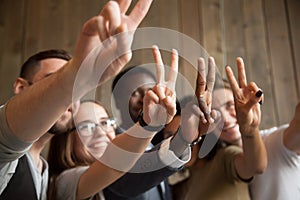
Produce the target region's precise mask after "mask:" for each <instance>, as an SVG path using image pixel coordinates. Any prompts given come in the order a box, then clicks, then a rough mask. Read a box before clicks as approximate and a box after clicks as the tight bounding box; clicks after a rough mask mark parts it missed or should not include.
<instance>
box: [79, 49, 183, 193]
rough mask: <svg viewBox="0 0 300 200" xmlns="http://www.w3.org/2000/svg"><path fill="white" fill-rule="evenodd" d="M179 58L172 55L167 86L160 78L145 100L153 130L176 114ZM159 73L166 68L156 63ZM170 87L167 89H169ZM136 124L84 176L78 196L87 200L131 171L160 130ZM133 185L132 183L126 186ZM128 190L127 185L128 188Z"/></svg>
mask: <svg viewBox="0 0 300 200" xmlns="http://www.w3.org/2000/svg"><path fill="white" fill-rule="evenodd" d="M153 54H154V56H160V53H159V50H158V48H157V47H153ZM177 60H178V55H177V52H176V51H175V50H174V51H173V52H172V61H171V65H170V66H171V69H170V72H169V77H168V80H167V82H166V83H167V84H164V83H162V82H161V81H160V80H163V79H160V78H158V79H157V80H158V82H157V84H156V85H155V86H154V87H153V89H152V90H151V91H148V92H147V93H146V94H145V97H144V100H143V101H144V103H143V118H144V121H145V122H146V123H147V124H149V126H151V127H161V125H163V124H165V123H168V122H169V121H170V120H171V119H172V118H173V117H174V115H175V113H176V104H175V92H174V88H171V87H170V88H169V87H168V86H169V85H175V81H176V77H177V71H178V66H177V64H176V63H177ZM156 69H157V74H162V73H163V71H164V66H163V65H160V64H157V66H156ZM167 87H168V88H167ZM140 125H141V124H139V123H137V124H135V125H134V126H133V127H131V128H130V129H129V130H127V131H126V132H125V133H123V134H120V135H118V136H117V137H116V138H115V139H113V140H112V142H111V143H109V144H108V146H107V148H106V150H105V152H104V154H103V156H102V157H101V158H100V159H99V161H96V162H94V163H93V164H92V165H91V166H90V167H89V169H88V170H87V171H86V172H85V173H83V174H82V176H81V177H80V179H79V182H78V187H77V197H78V198H87V197H89V196H91V195H93V194H95V193H96V192H98V191H99V190H102V189H103V188H105V187H106V186H107V185H109V184H110V183H112V182H114V181H115V180H116V179H118V178H119V177H121V176H122V175H123V174H124V173H125V172H127V171H129V170H130V169H131V168H132V167H133V165H134V164H135V162H136V161H137V159H138V158H139V157H140V156H141V154H142V153H143V152H144V151H145V149H146V147H147V146H148V144H149V142H150V141H151V139H152V137H153V136H154V134H155V133H156V132H157V131H159V130H155V129H154V130H149V129H148V128H147V127H146V128H145V129H144V127H141V126H140ZM127 185H130V184H127ZM125 187H127V186H125Z"/></svg>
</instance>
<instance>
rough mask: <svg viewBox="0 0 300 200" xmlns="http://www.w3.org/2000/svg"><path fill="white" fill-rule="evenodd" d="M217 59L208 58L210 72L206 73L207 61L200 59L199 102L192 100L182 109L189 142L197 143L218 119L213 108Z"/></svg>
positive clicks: (197, 93)
mask: <svg viewBox="0 0 300 200" xmlns="http://www.w3.org/2000/svg"><path fill="white" fill-rule="evenodd" d="M215 67H216V64H215V61H214V58H213V57H210V58H209V59H208V72H207V76H206V74H205V61H204V59H203V58H199V59H198V75H197V81H196V87H195V95H196V98H197V102H195V101H192V102H190V103H189V104H187V105H186V106H185V108H184V109H183V110H182V123H181V127H182V132H183V135H182V137H183V139H184V140H185V141H186V142H187V143H190V144H192V143H196V142H198V141H199V140H200V138H201V135H204V134H206V133H208V132H210V131H208V130H209V129H211V128H212V127H214V126H211V125H212V124H213V123H214V122H215V121H217V119H218V114H217V112H216V111H215V110H213V111H212V110H211V104H212V90H213V88H214V83H215Z"/></svg>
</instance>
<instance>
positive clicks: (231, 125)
mask: <svg viewBox="0 0 300 200" xmlns="http://www.w3.org/2000/svg"><path fill="white" fill-rule="evenodd" d="M236 125H237V124H229V125H228V126H226V127H224V128H223V130H228V129H231V128H233V127H235V126H236Z"/></svg>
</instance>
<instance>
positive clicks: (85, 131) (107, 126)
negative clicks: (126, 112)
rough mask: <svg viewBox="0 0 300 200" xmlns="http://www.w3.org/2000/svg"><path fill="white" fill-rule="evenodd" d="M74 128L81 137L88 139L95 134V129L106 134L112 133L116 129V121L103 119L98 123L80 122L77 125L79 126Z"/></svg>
mask: <svg viewBox="0 0 300 200" xmlns="http://www.w3.org/2000/svg"><path fill="white" fill-rule="evenodd" d="M76 127H77V130H78V132H79V134H80V135H81V136H85V137H89V136H93V135H94V134H95V133H97V128H100V129H101V130H102V131H104V132H106V133H107V132H111V131H114V129H115V128H116V121H115V120H114V119H105V120H101V121H99V123H95V122H82V123H79V125H78V126H76Z"/></svg>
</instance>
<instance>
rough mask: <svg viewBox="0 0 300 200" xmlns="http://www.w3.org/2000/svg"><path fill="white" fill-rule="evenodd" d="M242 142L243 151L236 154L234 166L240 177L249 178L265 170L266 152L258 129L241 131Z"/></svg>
mask: <svg viewBox="0 0 300 200" xmlns="http://www.w3.org/2000/svg"><path fill="white" fill-rule="evenodd" d="M242 143H243V153H242V154H240V155H238V156H237V158H236V160H235V166H236V169H237V173H238V175H239V176H240V177H241V178H243V179H249V178H251V177H253V176H254V175H256V174H260V173H262V172H263V171H264V170H265V168H266V166H267V153H266V149H265V145H264V143H263V141H262V138H261V136H260V134H259V130H258V129H256V130H254V131H253V132H252V133H250V134H249V133H242Z"/></svg>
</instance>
